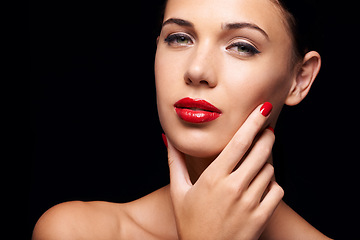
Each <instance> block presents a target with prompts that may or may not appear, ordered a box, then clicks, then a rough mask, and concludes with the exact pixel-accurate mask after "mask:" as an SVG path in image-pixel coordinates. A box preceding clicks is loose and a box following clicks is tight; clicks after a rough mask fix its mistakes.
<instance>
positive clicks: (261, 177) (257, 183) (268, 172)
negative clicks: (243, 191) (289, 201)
mask: <svg viewBox="0 0 360 240" xmlns="http://www.w3.org/2000/svg"><path fill="white" fill-rule="evenodd" d="M273 176H274V167H273V166H272V165H271V164H270V163H266V164H265V165H264V167H263V168H262V169H261V170H260V172H259V174H258V175H257V176H256V177H255V178H254V179H253V181H252V182H251V184H250V186H249V188H248V194H250V195H251V196H252V199H258V203H260V200H261V198H262V196H263V195H264V193H265V191H266V189H267V188H268V186H269V183H270V182H271V178H272V177H273Z"/></svg>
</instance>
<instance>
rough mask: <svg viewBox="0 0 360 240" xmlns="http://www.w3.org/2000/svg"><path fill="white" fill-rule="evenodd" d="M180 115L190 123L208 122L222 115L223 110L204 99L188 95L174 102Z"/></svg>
mask: <svg viewBox="0 0 360 240" xmlns="http://www.w3.org/2000/svg"><path fill="white" fill-rule="evenodd" d="M174 108H175V111H176V114H177V115H178V117H179V118H180V119H182V120H184V121H186V122H189V123H197V124H199V123H206V122H210V121H213V120H215V119H217V118H218V117H220V116H221V111H220V110H219V109H218V108H216V107H215V106H214V105H212V104H211V103H209V102H207V101H206V100H203V99H198V98H195V99H193V98H190V97H186V98H183V99H180V100H179V101H177V102H176V103H175V104H174Z"/></svg>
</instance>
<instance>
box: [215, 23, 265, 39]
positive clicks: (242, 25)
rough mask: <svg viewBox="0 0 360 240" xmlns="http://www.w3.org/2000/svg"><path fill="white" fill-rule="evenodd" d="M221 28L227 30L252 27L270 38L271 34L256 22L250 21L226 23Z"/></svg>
mask: <svg viewBox="0 0 360 240" xmlns="http://www.w3.org/2000/svg"><path fill="white" fill-rule="evenodd" d="M221 28H222V29H227V30H232V29H241V28H251V29H255V30H257V31H259V32H260V33H262V34H263V35H264V36H265V37H266V38H267V39H268V40H269V35H267V33H266V32H265V31H264V30H263V29H262V28H260V27H259V26H258V25H256V24H254V23H248V22H235V23H226V24H223V25H222V26H221Z"/></svg>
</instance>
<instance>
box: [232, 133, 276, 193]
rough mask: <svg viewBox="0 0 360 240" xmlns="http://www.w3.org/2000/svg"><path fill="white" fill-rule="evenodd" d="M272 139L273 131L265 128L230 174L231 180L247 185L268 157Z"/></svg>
mask: <svg viewBox="0 0 360 240" xmlns="http://www.w3.org/2000/svg"><path fill="white" fill-rule="evenodd" d="M274 141H275V135H274V134H273V132H272V131H271V130H269V129H265V130H264V131H263V132H262V134H261V135H260V137H259V139H258V140H257V141H256V143H255V144H254V146H253V147H252V149H251V151H250V152H249V154H248V155H247V156H246V158H245V159H244V160H243V162H242V163H241V165H240V166H239V168H238V169H236V171H234V172H233V173H231V174H230V178H233V180H232V181H235V182H238V183H239V185H240V186H242V187H248V186H249V184H250V183H251V182H252V181H253V179H254V178H255V177H256V176H257V175H258V174H259V171H260V170H261V169H262V168H263V167H264V164H265V163H266V161H267V160H268V159H269V157H270V155H271V151H272V147H273V144H274Z"/></svg>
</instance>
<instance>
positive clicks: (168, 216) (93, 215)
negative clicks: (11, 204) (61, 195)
mask: <svg viewBox="0 0 360 240" xmlns="http://www.w3.org/2000/svg"><path fill="white" fill-rule="evenodd" d="M69 239H71V240H73V239H76V240H82V239H84V240H85V239H86V240H92V239H96V240H101V239H104V240H105V239H107V240H113V239H114V240H115V239H117V240H121V239H132V240H138V239H139V240H143V239H147V240H159V239H161V240H168V239H177V232H176V226H175V219H174V215H173V213H172V204H171V200H170V194H169V190H168V186H166V187H163V188H161V189H159V190H157V191H155V192H152V193H150V194H148V195H146V196H144V197H142V198H140V199H138V200H135V201H132V202H129V203H123V204H119V203H109V202H81V201H73V202H65V203H61V204H58V205H56V206H54V207H52V208H50V209H49V210H48V211H46V212H45V213H44V214H43V215H42V216H41V218H40V219H39V220H38V222H37V224H36V226H35V229H34V232H33V240H69Z"/></svg>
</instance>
